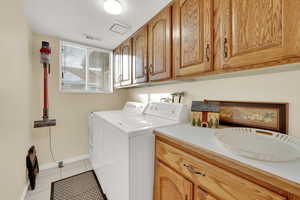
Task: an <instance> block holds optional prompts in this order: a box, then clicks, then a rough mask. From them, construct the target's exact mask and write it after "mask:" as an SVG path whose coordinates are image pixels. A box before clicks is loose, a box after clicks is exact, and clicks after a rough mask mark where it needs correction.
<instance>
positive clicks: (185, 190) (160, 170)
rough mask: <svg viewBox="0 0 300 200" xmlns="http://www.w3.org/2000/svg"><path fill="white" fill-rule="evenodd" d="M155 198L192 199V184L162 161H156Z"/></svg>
mask: <svg viewBox="0 0 300 200" xmlns="http://www.w3.org/2000/svg"><path fill="white" fill-rule="evenodd" d="M156 170H157V171H156V179H155V182H156V188H155V191H156V192H155V200H192V197H193V184H192V183H191V182H189V181H188V180H186V179H185V178H184V177H183V176H181V175H179V174H177V173H176V172H175V171H174V170H172V169H171V168H169V167H167V166H166V165H164V164H163V163H161V162H159V161H157V163H156Z"/></svg>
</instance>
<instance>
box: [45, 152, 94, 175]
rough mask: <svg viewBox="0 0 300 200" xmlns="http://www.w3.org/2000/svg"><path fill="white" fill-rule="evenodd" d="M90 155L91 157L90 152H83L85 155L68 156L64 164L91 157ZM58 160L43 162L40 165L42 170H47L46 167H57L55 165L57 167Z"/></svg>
mask: <svg viewBox="0 0 300 200" xmlns="http://www.w3.org/2000/svg"><path fill="white" fill-rule="evenodd" d="M89 157H90V155H89V154H83V155H80V156H76V157H72V158H67V159H65V160H63V162H64V164H69V163H73V162H77V161H80V160H86V159H89ZM58 162H59V161H56V162H50V163H45V164H42V165H41V166H40V170H41V171H42V170H46V169H51V168H55V167H57V164H58Z"/></svg>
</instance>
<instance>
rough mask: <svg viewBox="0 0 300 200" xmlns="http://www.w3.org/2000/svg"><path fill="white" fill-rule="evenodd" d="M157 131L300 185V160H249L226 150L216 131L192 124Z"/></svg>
mask: <svg viewBox="0 0 300 200" xmlns="http://www.w3.org/2000/svg"><path fill="white" fill-rule="evenodd" d="M155 130H156V131H158V132H159V133H162V134H164V135H166V136H168V137H170V138H174V139H177V140H180V141H183V142H185V143H187V144H190V145H193V146H194V147H199V148H201V149H204V150H208V151H211V152H213V153H217V154H220V155H222V156H225V157H228V158H231V159H234V160H237V161H239V162H242V163H244V164H248V165H250V166H251V167H255V168H257V169H260V170H263V171H266V172H269V173H271V174H274V175H277V176H280V177H282V178H284V179H287V180H289V181H292V182H295V183H297V184H300V160H296V161H289V162H264V161H257V160H251V159H247V158H244V157H241V156H238V155H235V154H233V153H231V152H229V151H228V150H226V149H225V148H224V147H223V146H222V145H221V144H220V143H219V142H218V141H217V139H216V138H215V136H214V129H208V128H200V127H193V126H192V125H190V124H179V125H174V126H172V127H165V128H158V129H155Z"/></svg>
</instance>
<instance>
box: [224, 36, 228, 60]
mask: <svg viewBox="0 0 300 200" xmlns="http://www.w3.org/2000/svg"><path fill="white" fill-rule="evenodd" d="M223 46H224V58H227V56H228V40H227V37H225V38H224V44H223Z"/></svg>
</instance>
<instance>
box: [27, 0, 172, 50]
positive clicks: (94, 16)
mask: <svg viewBox="0 0 300 200" xmlns="http://www.w3.org/2000/svg"><path fill="white" fill-rule="evenodd" d="M119 1H120V2H121V4H122V6H123V12H122V13H121V14H120V15H117V16H115V15H109V14H107V13H106V12H105V11H104V9H103V2H104V0H24V7H25V13H26V15H27V16H28V19H29V23H30V24H31V26H32V29H33V32H36V33H41V34H47V35H51V36H56V37H58V38H61V39H64V40H68V41H73V42H79V43H82V44H89V45H93V46H97V47H102V48H106V49H114V48H115V47H116V46H118V45H119V44H120V43H121V42H122V41H124V40H125V39H126V38H128V37H129V36H130V35H131V34H132V33H134V32H135V31H136V30H137V29H138V28H140V27H141V26H142V25H143V24H145V23H146V22H147V21H148V20H149V19H151V18H152V17H153V16H154V15H155V14H156V13H157V12H158V11H159V10H160V9H162V8H163V7H164V6H165V5H167V4H168V3H169V2H170V0H119ZM115 21H119V22H121V23H123V24H127V25H129V27H130V29H129V31H128V32H127V33H126V34H124V35H119V34H116V33H113V32H111V31H109V28H110V27H111V25H112V24H113V23H114V22H115ZM84 34H88V35H91V36H93V37H96V38H101V41H94V40H93V41H91V40H87V39H85V37H84V36H83V35H84Z"/></svg>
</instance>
